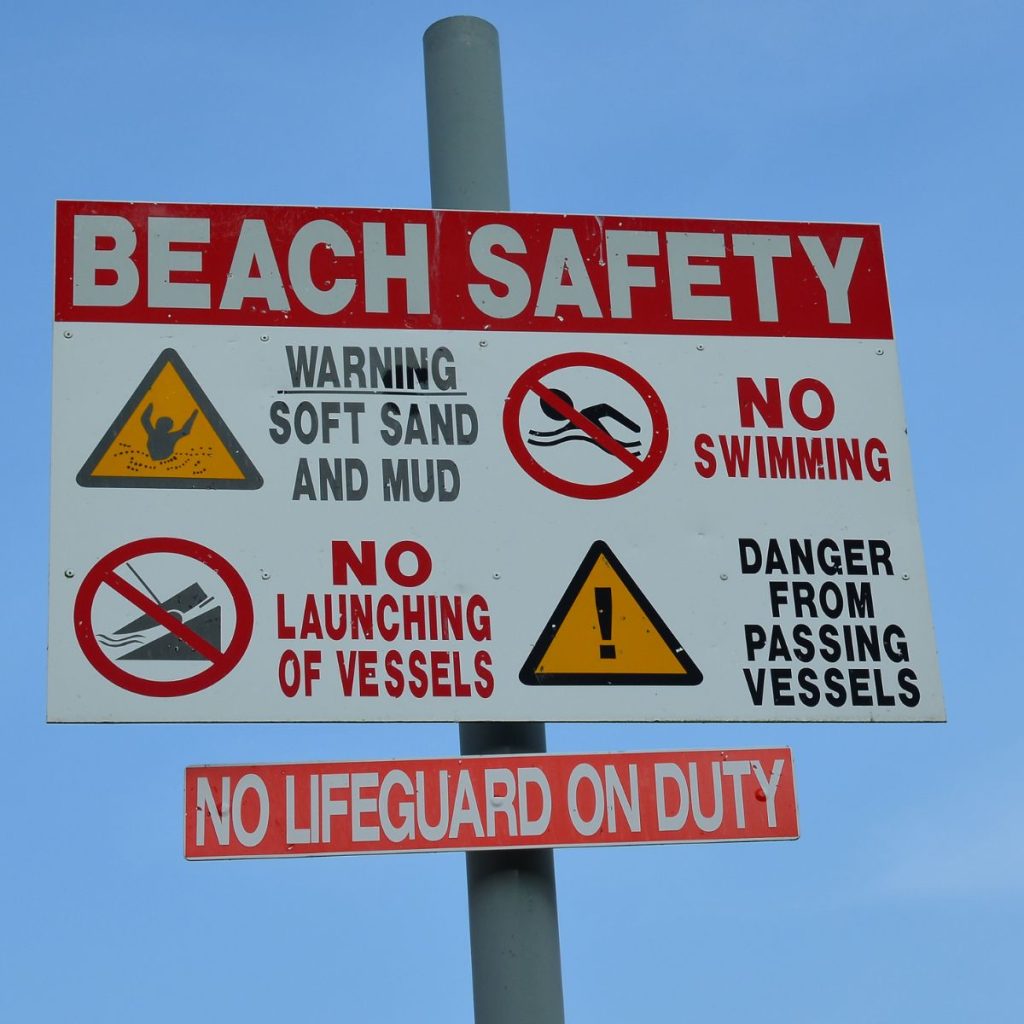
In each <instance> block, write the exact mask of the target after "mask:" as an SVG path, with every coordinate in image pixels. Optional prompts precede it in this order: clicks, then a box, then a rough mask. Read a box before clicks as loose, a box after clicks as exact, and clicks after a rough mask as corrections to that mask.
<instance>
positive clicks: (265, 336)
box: [260, 334, 270, 341]
mask: <svg viewBox="0 0 1024 1024" xmlns="http://www.w3.org/2000/svg"><path fill="white" fill-rule="evenodd" d="M260 341H270V335H269V334H261V335H260Z"/></svg>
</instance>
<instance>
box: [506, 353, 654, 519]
mask: <svg viewBox="0 0 1024 1024" xmlns="http://www.w3.org/2000/svg"><path fill="white" fill-rule="evenodd" d="M556 384H557V386H556ZM579 394H588V395H591V396H592V397H593V398H594V400H593V401H583V400H581V399H577V400H575V401H574V397H575V396H576V395H579ZM613 394H615V395H618V396H620V397H618V398H616V400H615V401H610V400H608V396H609V395H613ZM551 421H555V422H556V423H558V424H559V425H558V426H554V427H552V426H551ZM502 425H503V429H504V432H505V440H506V442H507V443H508V446H509V449H510V451H511V452H512V454H513V455H514V456H515V459H516V461H517V462H518V463H519V465H520V466H521V467H522V468H523V469H524V470H525V471H526V472H527V473H528V474H529V475H530V476H531V477H532V478H533V479H534V480H536V481H537V482H538V483H540V484H543V485H544V486H545V487H548V488H550V489H551V490H553V491H555V492H557V493H558V494H564V495H566V496H567V497H570V498H586V499H595V498H614V497H618V496H619V495H621V494H627V493H628V492H629V491H632V490H635V489H636V488H637V487H639V486H640V485H641V484H643V483H644V482H645V481H647V480H649V479H650V477H651V476H652V475H653V473H654V471H655V470H656V469H657V468H658V466H659V465H660V464H661V461H662V459H663V458H664V456H665V452H666V450H667V449H668V416H667V415H666V413H665V407H664V405H663V404H662V402H661V399H660V398H659V397H658V395H657V393H656V392H655V390H654V388H653V387H652V386H651V384H650V383H649V382H648V381H647V380H646V379H645V378H644V377H643V376H642V375H641V374H640V373H638V372H637V371H636V370H634V369H633V368H632V367H631V366H627V365H626V364H625V363H621V362H619V361H618V360H617V359H612V358H611V357H609V356H605V355H600V354H599V353H595V352H569V353H563V354H561V355H557V356H551V357H550V358H548V359H543V360H541V361H540V362H539V363H536V364H534V365H533V366H531V367H530V368H529V369H528V370H527V371H526V372H525V373H523V374H522V375H521V376H520V377H519V379H518V380H517V381H516V382H515V384H513V385H512V389H511V390H510V391H509V394H508V399H507V400H506V402H505V412H504V416H503V421H502ZM581 448H582V449H587V451H586V452H584V451H582V450H581ZM595 451H596V452H597V453H598V455H597V456H596V459H595V456H594V455H593V453H594V452H595Z"/></svg>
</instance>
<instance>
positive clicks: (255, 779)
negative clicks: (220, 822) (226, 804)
mask: <svg viewBox="0 0 1024 1024" xmlns="http://www.w3.org/2000/svg"><path fill="white" fill-rule="evenodd" d="M249 790H252V791H253V792H254V793H255V794H256V797H257V799H258V800H259V805H260V816H259V819H258V820H257V822H256V827H255V828H254V829H251V830H250V829H247V828H246V827H245V824H244V823H243V822H242V801H243V800H244V799H245V794H246V793H248V792H249ZM231 821H232V823H233V824H234V826H235V835H236V836H237V837H238V841H239V842H240V843H241V844H242V845H243V846H250V847H251V846H256V845H257V844H258V843H260V842H262V840H263V837H264V836H265V835H266V834H267V826H268V825H269V824H270V794H269V793H268V792H267V784H266V783H265V782H264V781H263V780H262V779H261V778H260V777H259V776H258V775H254V774H253V773H252V772H249V774H248V775H243V776H242V777H241V778H240V779H239V780H238V785H237V786H235V794H234V796H233V797H232V798H231Z"/></svg>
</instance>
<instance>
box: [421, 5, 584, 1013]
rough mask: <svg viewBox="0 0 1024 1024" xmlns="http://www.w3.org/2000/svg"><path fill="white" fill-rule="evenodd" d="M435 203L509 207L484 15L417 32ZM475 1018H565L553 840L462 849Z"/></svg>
mask: <svg viewBox="0 0 1024 1024" xmlns="http://www.w3.org/2000/svg"><path fill="white" fill-rule="evenodd" d="M423 57H424V66H425V70H426V87H427V134H428V144H429V148H430V192H431V200H432V203H433V206H434V207H435V208H437V209H445V210H507V209H508V208H509V194H508V162H507V158H506V154H505V114H504V109H503V106H502V97H501V64H500V60H499V56H498V33H497V31H496V30H495V28H494V26H493V25H491V24H489V23H488V22H486V21H483V20H481V19H480V18H472V17H464V16H460V17H455V18H445V19H444V20H443V21H438V22H435V23H434V24H433V25H431V26H430V28H428V29H427V31H426V32H425V33H424V35H423ZM459 741H460V747H461V751H462V753H463V754H467V755H470V754H508V753H517V754H526V753H541V752H543V751H544V750H546V749H547V742H546V740H545V736H544V725H543V723H540V722H512V723H499V722H487V723H479V724H477V723H463V724H462V725H460V726H459ZM466 884H467V889H468V893H469V941H470V949H471V952H472V957H473V1006H474V1010H475V1016H476V1024H524V1022H529V1024H563V1021H564V1020H565V1011H564V1008H563V1003H562V963H561V954H560V951H559V946H558V906H557V903H556V901H555V860H554V854H553V853H552V851H551V850H498V851H486V852H481V853H469V854H467V855H466Z"/></svg>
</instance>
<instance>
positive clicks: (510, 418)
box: [502, 352, 668, 499]
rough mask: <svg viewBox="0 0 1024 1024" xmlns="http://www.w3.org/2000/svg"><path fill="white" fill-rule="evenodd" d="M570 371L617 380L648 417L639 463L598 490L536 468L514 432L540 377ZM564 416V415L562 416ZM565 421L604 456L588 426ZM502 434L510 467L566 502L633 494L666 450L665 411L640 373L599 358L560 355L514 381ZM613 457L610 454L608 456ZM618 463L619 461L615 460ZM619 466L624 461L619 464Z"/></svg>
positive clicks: (583, 354) (603, 442) (587, 354)
mask: <svg viewBox="0 0 1024 1024" xmlns="http://www.w3.org/2000/svg"><path fill="white" fill-rule="evenodd" d="M573 366H586V367H591V368H593V369H596V370H605V371H607V372H608V373H612V374H614V375H615V376H616V377H619V378H621V379H622V380H624V381H625V382H626V383H627V384H629V385H630V387H632V388H633V390H634V391H636V392H637V394H639V395H640V397H641V398H642V399H643V401H644V405H646V406H647V411H648V413H649V414H650V417H651V426H652V430H651V447H650V448H649V450H648V452H647V454H646V455H645V456H644V458H642V459H637V460H635V464H634V465H630V466H629V471H628V472H627V473H626V475H625V476H622V477H619V478H617V479H615V480H609V481H608V482H606V483H601V484H586V483H578V482H577V481H575V480H566V479H564V478H563V477H560V476H558V474H556V473H552V472H551V470H549V469H547V468H546V467H545V466H542V465H541V464H540V462H538V461H537V459H536V457H535V456H534V455H533V453H532V452H531V451H530V450H529V449H528V448H527V446H526V443H525V442H524V440H523V435H522V431H521V430H520V422H519V421H520V417H521V415H522V410H523V402H524V401H525V400H526V396H527V395H528V394H530V393H531V392H535V393H539V392H537V389H538V388H539V387H543V385H541V384H540V380H541V378H542V377H544V376H545V375H547V374H549V373H552V372H554V371H555V370H564V369H567V368H569V367H573ZM565 411H566V413H567V414H568V413H569V410H568V409H566V410H565ZM569 418H570V419H571V420H572V422H573V423H574V424H575V425H576V426H577V427H579V428H580V429H582V430H584V431H586V432H587V433H588V434H590V436H591V437H593V438H594V439H595V440H597V441H598V443H599V444H600V445H601V447H602V448H604V449H605V450H606V451H609V448H608V441H607V440H606V439H604V438H601V437H600V433H601V432H596V433H595V429H594V426H593V424H590V423H589V421H586V420H584V419H583V418H582V417H580V418H579V419H575V418H573V417H572V416H571V415H570V416H569ZM502 428H503V430H504V432H505V440H506V442H507V443H508V446H509V449H510V450H511V452H512V454H513V455H514V456H515V460H516V462H518V463H519V465H520V466H522V468H523V469H524V470H525V471H526V472H527V473H528V474H529V475H530V476H531V477H533V479H534V480H536V481H537V483H539V484H543V485H544V486H545V487H547V488H550V489H551V490H552V491H555V492H556V493H558V494H564V495H566V496H567V497H569V498H590V499H594V498H617V497H618V496H619V495H621V494H628V493H629V492H630V491H632V490H635V489H636V488H637V487H639V486H640V485H641V484H642V483H644V482H645V481H647V480H649V479H650V478H651V476H652V475H653V474H654V471H655V470H656V469H657V468H658V466H660V465H661V460H662V459H663V458H664V457H665V452H666V451H667V450H668V415H667V414H666V412H665V406H664V405H663V404H662V402H661V399H660V398H659V397H658V394H657V392H656V391H655V390H654V388H653V387H652V386H651V384H650V382H649V381H648V380H647V379H646V378H645V377H644V376H643V375H642V374H640V373H638V372H637V371H636V370H634V369H633V367H632V366H627V365H626V364H625V363H620V362H619V361H618V360H617V359H612V358H611V356H605V355H600V354H599V353H597V352H564V353H561V354H560V355H555V356H549V357H548V358H547V359H542V360H541V361H540V362H539V363H534V365H533V366H531V367H530V368H529V369H528V370H527V371H526V372H525V373H523V374H522V375H521V376H520V377H519V379H518V380H517V381H516V382H515V384H513V385H512V389H511V390H510V391H509V393H508V398H506V399H505V411H504V413H503V415H502ZM613 454H614V453H613ZM620 457H621V456H620ZM623 461H625V460H623Z"/></svg>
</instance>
